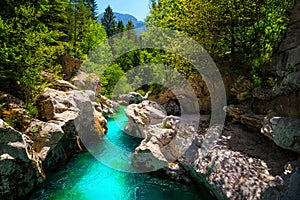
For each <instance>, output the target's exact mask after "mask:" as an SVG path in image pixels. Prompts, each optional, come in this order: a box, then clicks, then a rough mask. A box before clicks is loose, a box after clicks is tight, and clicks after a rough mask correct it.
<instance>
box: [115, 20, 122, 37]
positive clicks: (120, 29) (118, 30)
mask: <svg viewBox="0 0 300 200" xmlns="http://www.w3.org/2000/svg"><path fill="white" fill-rule="evenodd" d="M123 31H124V24H123V22H122V21H121V20H119V21H118V23H117V27H116V33H117V34H119V33H122V32H123Z"/></svg>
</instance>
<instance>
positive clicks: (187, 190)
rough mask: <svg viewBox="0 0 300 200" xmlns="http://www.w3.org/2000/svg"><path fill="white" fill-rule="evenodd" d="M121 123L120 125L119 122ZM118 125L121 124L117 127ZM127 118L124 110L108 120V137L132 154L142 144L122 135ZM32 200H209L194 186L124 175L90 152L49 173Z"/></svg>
mask: <svg viewBox="0 0 300 200" xmlns="http://www.w3.org/2000/svg"><path fill="white" fill-rule="evenodd" d="M118 120H119V121H118ZM117 122H118V124H117ZM126 123H127V118H126V116H125V114H124V108H122V109H121V110H120V112H119V113H118V114H116V115H113V116H111V117H110V119H108V126H109V132H108V133H107V135H106V137H107V139H108V140H110V142H112V143H113V144H114V145H117V146H119V147H120V148H124V149H125V150H127V151H131V152H133V151H134V149H135V147H136V146H137V145H138V144H139V142H140V141H141V139H140V138H133V137H132V136H129V135H127V134H126V133H124V132H123V131H122V129H123V128H124V127H125V126H126ZM30 199H79V200H81V199H82V200H98V199H105V200H152V199H155V200H174V199H178V200H188V199H189V200H194V199H195V200H197V199H199V200H202V199H203V200H204V199H205V200H206V199H211V198H210V197H209V194H207V192H206V191H199V189H197V188H195V187H194V186H192V185H185V184H182V183H179V182H175V181H172V180H167V179H161V178H159V177H154V176H150V175H149V174H147V173H141V174H138V173H125V172H120V171H116V170H114V169H112V168H110V167H107V166H105V165H104V164H102V163H101V162H99V161H98V160H97V159H96V158H94V157H93V156H92V155H91V154H90V153H89V152H83V153H79V154H76V155H74V156H73V157H72V158H71V159H70V161H69V162H68V163H67V164H65V165H64V166H62V167H60V168H58V169H56V170H55V171H50V172H48V173H47V180H46V181H45V183H44V184H43V186H42V187H40V188H38V189H37V190H36V191H35V192H34V194H33V195H32V196H31V197H30Z"/></svg>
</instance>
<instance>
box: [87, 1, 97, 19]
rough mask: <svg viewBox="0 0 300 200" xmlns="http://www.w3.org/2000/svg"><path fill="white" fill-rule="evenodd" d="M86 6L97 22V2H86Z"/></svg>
mask: <svg viewBox="0 0 300 200" xmlns="http://www.w3.org/2000/svg"><path fill="white" fill-rule="evenodd" d="M84 5H85V6H86V7H87V8H88V10H89V12H90V13H91V15H92V17H93V19H94V20H97V11H96V10H97V3H96V1H95V0H86V1H84Z"/></svg>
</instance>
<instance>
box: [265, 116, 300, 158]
mask: <svg viewBox="0 0 300 200" xmlns="http://www.w3.org/2000/svg"><path fill="white" fill-rule="evenodd" d="M261 132H262V133H263V134H265V135H267V136H268V137H269V138H271V139H272V140H273V141H274V142H275V143H276V144H277V145H278V146H280V147H281V148H284V149H289V150H292V151H295V152H297V153H300V120H299V119H293V118H287V117H272V118H270V119H266V120H265V122H264V124H263V127H262V129H261Z"/></svg>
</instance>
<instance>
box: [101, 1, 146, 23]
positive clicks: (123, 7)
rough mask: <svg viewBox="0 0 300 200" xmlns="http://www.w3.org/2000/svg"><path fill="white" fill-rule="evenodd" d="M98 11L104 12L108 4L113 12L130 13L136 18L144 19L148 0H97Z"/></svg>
mask: <svg viewBox="0 0 300 200" xmlns="http://www.w3.org/2000/svg"><path fill="white" fill-rule="evenodd" d="M97 4H98V13H102V12H104V10H105V8H107V6H108V5H110V7H111V8H112V9H113V11H114V12H118V13H123V14H130V15H133V16H135V17H136V18H137V19H138V20H143V19H145V17H146V15H147V14H148V13H149V0H97Z"/></svg>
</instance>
